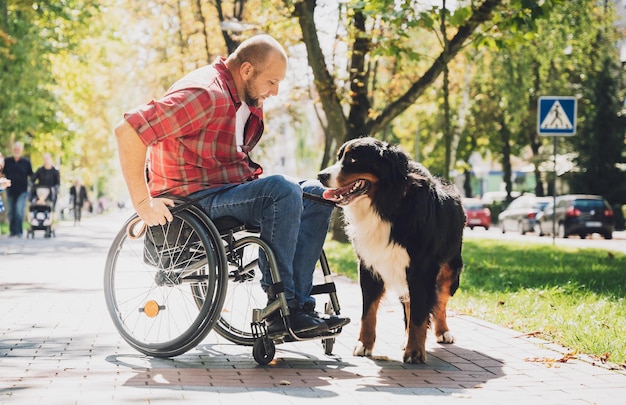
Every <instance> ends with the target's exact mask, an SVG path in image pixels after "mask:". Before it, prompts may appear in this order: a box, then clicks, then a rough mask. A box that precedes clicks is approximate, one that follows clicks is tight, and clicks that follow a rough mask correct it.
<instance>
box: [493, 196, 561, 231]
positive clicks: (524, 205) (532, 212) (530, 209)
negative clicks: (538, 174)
mask: <svg viewBox="0 0 626 405" xmlns="http://www.w3.org/2000/svg"><path fill="white" fill-rule="evenodd" d="M550 201H552V197H536V196H535V195H534V194H525V195H521V196H519V197H517V198H516V199H515V200H513V201H511V203H510V204H509V206H508V207H507V208H506V209H505V210H504V211H502V212H501V213H500V214H498V224H499V226H500V230H501V231H502V233H505V232H507V231H518V232H519V233H520V234H521V235H524V234H525V233H526V232H534V231H535V225H536V224H537V216H538V215H539V214H540V213H541V212H542V211H543V209H544V208H545V207H546V205H548V203H550Z"/></svg>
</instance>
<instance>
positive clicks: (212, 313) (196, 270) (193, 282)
mask: <svg viewBox="0 0 626 405" xmlns="http://www.w3.org/2000/svg"><path fill="white" fill-rule="evenodd" d="M171 212H172V215H173V216H174V221H172V222H169V223H167V224H165V225H158V226H155V227H147V226H145V224H143V222H142V221H141V220H140V219H139V218H138V217H137V215H136V214H135V215H133V216H132V217H131V218H129V219H128V220H127V221H126V223H125V224H124V226H123V227H122V229H121V230H120V231H119V232H118V234H117V235H116V237H115V239H114V241H113V243H112V245H111V248H110V250H109V253H108V255H107V260H106V267H105V274H104V292H105V300H106V304H107V309H108V311H109V314H110V316H111V318H112V320H113V323H114V325H115V327H116V329H117V330H118V332H119V333H120V335H121V336H122V338H123V339H124V340H125V341H126V342H127V343H129V344H130V346H132V347H133V348H134V349H136V350H137V351H139V352H141V353H143V354H146V355H149V356H154V357H165V358H167V357H174V356H178V355H181V354H183V353H185V352H187V351H189V350H190V349H192V348H194V347H195V346H197V345H198V344H199V343H200V342H201V341H202V340H203V339H204V338H205V337H206V336H207V335H208V333H209V332H210V331H211V330H212V329H215V331H216V332H217V333H218V334H219V335H221V336H222V337H224V338H226V339H227V340H229V341H231V342H233V343H236V344H239V345H246V346H252V354H253V357H254V359H255V360H256V362H257V363H259V364H261V365H265V364H268V363H269V362H271V361H272V360H273V358H274V356H275V352H276V344H280V343H284V342H292V341H301V340H311V339H321V340H322V345H323V347H324V351H325V354H327V355H330V354H332V349H333V346H334V341H335V338H334V337H335V336H336V335H338V334H339V333H341V328H337V329H335V330H331V331H329V332H326V333H324V334H322V335H318V336H315V337H304V336H299V335H298V334H296V333H295V332H294V331H293V329H292V328H291V326H290V323H289V317H288V315H289V307H288V306H287V300H286V298H285V295H284V291H283V286H282V283H281V280H280V274H279V272H278V268H277V264H276V259H275V257H274V253H273V251H272V249H271V248H270V247H269V245H267V243H265V242H264V241H263V240H262V239H261V238H260V237H259V232H260V230H259V229H257V228H253V227H249V226H246V225H245V224H243V223H241V222H239V221H238V220H237V219H235V218H232V217H222V218H217V219H214V220H212V219H210V218H209V217H208V216H207V215H206V213H205V212H204V210H202V208H201V207H199V206H198V205H197V204H196V201H195V200H191V199H179V198H178V197H177V200H176V205H175V207H174V208H172V209H171ZM263 261H265V262H266V264H267V266H268V267H269V273H270V276H271V280H266V283H267V284H269V289H268V291H269V294H270V295H272V296H273V297H275V298H276V299H275V300H272V301H271V303H269V304H268V303H267V301H268V300H267V297H268V294H267V293H266V292H264V291H263V289H262V288H261V285H260V283H261V275H262V274H261V271H260V268H259V262H263ZM318 264H319V267H320V268H321V271H322V274H323V283H322V284H318V285H314V286H313V290H312V292H311V294H312V295H320V294H328V296H329V301H328V302H327V303H326V304H325V312H326V313H328V314H336V315H339V314H340V306H339V300H338V298H337V292H336V286H335V283H334V281H333V279H332V274H331V271H330V268H329V265H328V261H327V260H326V255H325V253H324V251H323V250H322V252H321V255H320V258H319V261H318ZM316 270H317V269H316ZM275 311H280V314H281V315H282V320H283V322H284V323H285V328H286V332H285V333H283V334H280V335H278V336H269V335H268V331H267V326H266V323H265V319H266V318H267V317H268V316H269V315H271V314H273V313H274V312H275Z"/></svg>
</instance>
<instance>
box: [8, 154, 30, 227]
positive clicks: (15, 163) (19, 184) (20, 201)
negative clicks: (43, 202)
mask: <svg viewBox="0 0 626 405" xmlns="http://www.w3.org/2000/svg"><path fill="white" fill-rule="evenodd" d="M12 152H13V156H11V157H8V158H6V159H4V174H5V176H6V177H7V179H9V180H10V181H11V187H9V188H8V189H7V207H6V208H7V214H8V217H9V237H19V238H21V237H22V232H23V224H24V211H25V209H26V198H27V197H28V183H29V181H30V178H31V177H32V176H33V167H32V165H31V163H30V160H28V159H27V158H25V157H23V156H22V154H23V153H24V145H23V144H22V143H21V142H15V143H14V144H13V148H12Z"/></svg>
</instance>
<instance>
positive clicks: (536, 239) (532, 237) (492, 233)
mask: <svg viewBox="0 0 626 405" xmlns="http://www.w3.org/2000/svg"><path fill="white" fill-rule="evenodd" d="M464 237H465V238H489V239H500V240H509V241H519V242H530V243H545V244H554V245H555V246H569V247H575V248H591V249H606V250H613V251H617V252H622V253H624V254H626V232H624V231H619V232H617V231H616V232H613V239H609V240H605V239H604V238H602V237H601V236H599V235H597V234H594V235H591V236H589V237H587V238H586V239H580V238H579V237H578V236H574V235H572V236H570V237H569V238H566V239H563V238H552V237H551V236H539V235H537V234H536V233H534V232H530V233H527V234H525V235H520V234H519V233H518V232H507V233H504V234H503V233H502V231H501V230H500V228H497V227H491V228H489V230H487V231H486V230H485V229H484V228H474V229H473V230H470V229H469V228H465V233H464Z"/></svg>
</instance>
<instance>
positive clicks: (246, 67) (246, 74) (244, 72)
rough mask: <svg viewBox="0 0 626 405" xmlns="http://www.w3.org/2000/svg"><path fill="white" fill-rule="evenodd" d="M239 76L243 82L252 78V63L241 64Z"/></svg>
mask: <svg viewBox="0 0 626 405" xmlns="http://www.w3.org/2000/svg"><path fill="white" fill-rule="evenodd" d="M239 74H240V75H241V78H242V79H244V80H246V79H248V78H250V77H252V75H253V74H254V66H252V63H250V62H244V63H242V64H241V66H240V67H239Z"/></svg>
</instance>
